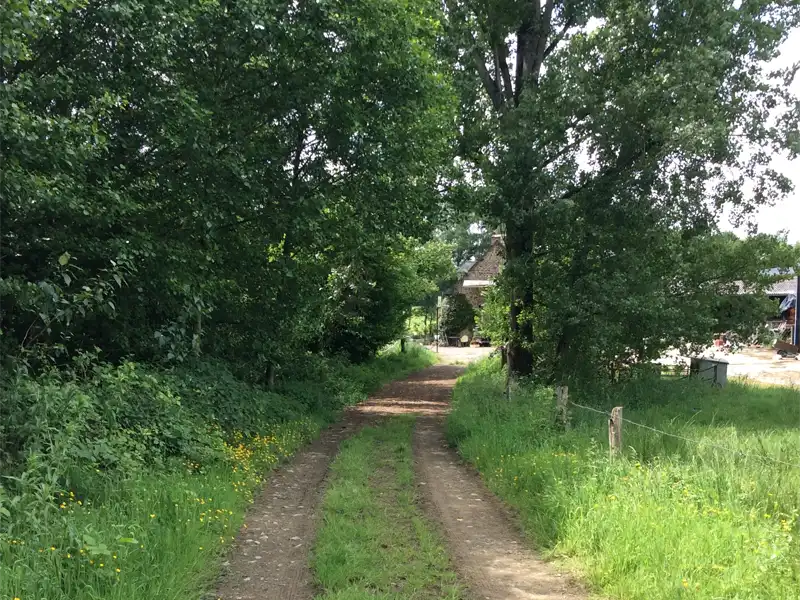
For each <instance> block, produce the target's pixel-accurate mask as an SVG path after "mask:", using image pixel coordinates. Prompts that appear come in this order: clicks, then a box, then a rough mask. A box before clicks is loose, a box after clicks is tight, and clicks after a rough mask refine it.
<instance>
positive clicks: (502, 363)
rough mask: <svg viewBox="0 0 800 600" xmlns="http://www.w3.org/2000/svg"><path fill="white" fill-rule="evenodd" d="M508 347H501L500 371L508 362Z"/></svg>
mask: <svg viewBox="0 0 800 600" xmlns="http://www.w3.org/2000/svg"><path fill="white" fill-rule="evenodd" d="M506 352H507V350H506V346H505V344H503V345H502V346H500V370H501V371H502V370H503V368H504V367H505V366H506V362H508V358H507V356H506Z"/></svg>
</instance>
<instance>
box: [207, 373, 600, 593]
mask: <svg viewBox="0 0 800 600" xmlns="http://www.w3.org/2000/svg"><path fill="white" fill-rule="evenodd" d="M460 372H461V368H460V367H458V366H454V365H438V366H434V367H431V368H429V369H426V370H424V371H422V372H420V373H416V374H414V375H412V376H411V377H409V378H408V379H406V380H403V381H399V382H395V383H392V384H389V385H388V386H386V387H384V388H383V389H382V390H381V391H380V392H379V393H377V394H375V395H374V396H373V397H371V398H370V399H369V401H367V402H365V403H363V404H361V405H359V406H356V407H352V408H351V409H349V410H348V411H347V412H346V414H345V416H344V419H343V420H342V422H341V423H340V424H338V425H336V426H334V427H332V428H330V429H328V430H326V431H325V432H323V434H322V436H321V437H320V438H319V439H318V440H317V441H316V442H314V443H313V444H311V446H309V448H308V449H306V450H304V451H303V452H300V453H299V454H298V455H297V456H296V457H295V458H294V459H293V460H292V461H291V462H290V463H289V465H287V466H286V467H284V468H282V469H279V470H278V471H276V472H275V473H274V474H273V475H272V476H271V477H270V479H269V482H268V483H267V485H266V486H265V489H264V491H263V492H262V494H261V495H260V496H259V497H258V498H257V499H256V501H255V503H254V504H253V506H252V508H251V510H250V511H249V512H248V515H247V520H246V523H247V525H246V527H244V528H243V529H242V531H241V532H240V535H239V538H238V540H237V546H236V548H235V550H234V551H233V554H232V555H231V558H230V562H229V563H226V566H227V567H228V569H227V572H226V575H225V577H224V578H223V580H222V582H221V585H220V587H219V589H218V593H217V597H218V598H221V599H222V600H273V599H274V600H301V599H302V600H311V598H313V596H314V594H315V592H316V591H317V590H315V589H314V585H313V576H312V573H311V571H310V568H309V552H310V550H311V548H312V546H313V544H314V536H315V531H316V528H317V525H318V509H319V505H320V502H321V499H322V495H323V491H324V487H325V478H326V475H327V472H328V468H329V466H330V463H331V461H332V459H333V457H334V456H335V455H336V453H337V451H338V448H339V444H340V443H341V441H342V440H343V439H345V438H346V437H349V436H351V435H353V434H355V433H356V432H357V431H358V430H359V429H360V428H361V427H362V426H363V425H364V424H366V423H369V422H374V421H375V420H377V419H380V418H381V417H382V416H390V415H396V414H404V413H405V414H408V413H413V414H418V415H420V419H419V420H418V422H417V426H416V429H415V433H414V454H415V469H416V473H417V477H418V482H419V488H420V489H421V490H422V496H423V500H424V503H423V504H424V506H423V507H424V508H425V510H426V511H428V512H430V513H431V515H432V516H433V517H434V518H435V520H436V521H438V522H439V523H441V525H442V531H443V533H444V536H445V538H446V539H447V540H448V546H449V549H450V552H451V554H452V558H453V562H454V564H455V567H456V570H457V571H458V573H459V574H460V575H461V576H462V577H463V578H464V580H465V581H466V582H467V583H468V585H469V587H470V591H471V593H472V595H474V596H475V598H482V599H487V600H508V599H515V598H520V599H526V600H556V599H559V600H573V599H574V600H578V599H579V598H585V594H583V593H582V592H581V591H580V589H579V588H578V587H577V586H575V585H574V584H573V583H571V582H570V581H569V579H568V578H567V577H562V576H561V575H560V574H559V573H558V572H557V571H556V570H555V569H554V568H553V567H552V565H549V564H547V563H545V562H543V561H541V560H539V559H537V558H536V557H535V556H534V555H533V553H531V552H530V551H528V550H526V549H525V542H524V540H523V538H522V536H521V534H520V533H519V531H518V530H517V528H516V527H515V526H514V525H513V524H512V520H511V519H510V518H509V515H508V514H507V513H506V511H505V509H504V507H503V506H502V505H501V503H500V502H499V501H497V499H496V498H494V496H493V495H492V494H491V493H490V492H489V491H488V490H486V488H485V487H484V486H483V484H482V483H481V481H480V478H479V477H478V476H477V475H476V474H475V473H474V472H473V471H472V469H471V468H470V467H468V466H467V465H464V464H462V463H461V462H460V460H459V458H458V456H457V455H456V454H455V452H454V451H453V450H451V449H450V448H448V447H447V445H446V444H445V440H444V417H445V415H446V413H447V410H448V408H449V400H450V397H451V394H452V389H453V386H454V385H455V380H456V378H457V377H458V374H459V373H460Z"/></svg>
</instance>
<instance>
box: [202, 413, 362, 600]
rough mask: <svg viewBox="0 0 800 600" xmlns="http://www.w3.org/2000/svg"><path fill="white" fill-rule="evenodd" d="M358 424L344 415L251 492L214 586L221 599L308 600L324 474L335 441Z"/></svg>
mask: <svg viewBox="0 0 800 600" xmlns="http://www.w3.org/2000/svg"><path fill="white" fill-rule="evenodd" d="M360 426H361V421H359V420H358V419H346V420H345V421H343V422H342V423H340V424H338V425H336V426H334V427H330V428H329V429H327V430H325V431H324V432H323V433H322V435H321V436H320V437H319V438H318V439H317V440H316V441H315V442H313V443H312V444H311V445H310V446H308V448H306V449H305V450H303V451H301V452H299V453H298V454H297V455H296V456H295V457H294V458H293V459H292V461H291V462H290V463H289V464H287V465H286V466H285V467H282V468H280V469H278V470H276V471H275V472H274V473H273V474H272V475H271V476H270V478H269V482H268V483H267V485H266V486H265V487H264V489H263V490H262V492H261V494H260V495H259V496H257V497H256V499H255V502H254V503H253V506H252V507H251V508H250V510H249V511H248V513H247V519H246V521H245V526H243V527H242V529H241V531H240V532H239V536H238V538H237V540H236V545H235V546H234V548H233V550H232V552H231V557H230V561H229V562H227V563H225V566H226V567H227V569H226V573H225V575H224V577H223V578H222V581H221V583H220V585H219V588H218V590H217V594H216V597H217V598H221V599H222V600H267V599H269V600H272V599H275V600H277V599H279V598H280V599H281V600H300V599H303V600H308V599H309V598H312V597H313V595H314V592H315V590H314V586H313V578H312V575H311V570H310V569H309V566H308V553H309V550H310V548H311V545H312V543H313V539H314V533H315V531H316V527H317V507H318V506H319V504H320V501H321V499H322V490H323V488H324V481H325V477H326V475H327V473H328V467H329V466H330V463H331V460H332V459H333V457H334V456H335V455H336V453H337V451H338V449H339V444H340V442H341V441H342V440H343V439H345V438H346V437H349V436H351V435H353V434H354V433H355V432H356V431H357V430H358V429H359V428H360Z"/></svg>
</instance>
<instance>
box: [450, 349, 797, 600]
mask: <svg viewBox="0 0 800 600" xmlns="http://www.w3.org/2000/svg"><path fill="white" fill-rule="evenodd" d="M503 382H504V377H503V375H502V374H501V373H500V372H499V365H498V364H497V362H495V361H483V362H482V363H480V364H478V365H476V366H473V367H472V368H470V370H469V371H468V372H467V374H466V375H464V376H463V377H462V379H461V380H460V381H459V384H458V385H457V387H456V391H455V397H454V409H453V412H452V413H451V415H450V418H449V423H448V435H449V438H450V441H451V442H452V443H453V444H455V445H457V446H458V449H459V451H460V452H461V454H462V455H463V456H464V457H465V458H466V459H467V460H468V461H470V462H472V463H473V464H474V465H475V466H476V467H477V468H478V469H479V470H480V472H481V474H482V476H483V477H484V479H485V481H486V482H487V484H488V486H489V487H490V488H491V489H492V490H493V491H494V492H495V493H497V494H498V495H499V496H500V497H501V498H503V499H504V500H505V501H507V502H508V503H509V504H510V505H511V506H512V507H514V508H515V509H516V511H517V512H518V514H519V517H520V519H521V522H522V525H523V526H524V528H525V530H526V533H527V534H528V536H529V538H530V540H531V542H532V543H533V544H534V545H535V546H537V547H538V548H539V549H540V550H541V551H543V552H544V553H545V554H546V555H547V556H549V557H551V558H554V559H558V560H561V561H564V562H565V563H567V564H569V566H571V567H572V568H574V569H576V570H578V571H580V572H581V573H582V574H583V575H584V576H585V577H586V579H587V581H588V582H589V583H590V585H591V586H593V588H594V589H596V590H597V591H599V592H601V593H602V594H605V595H607V596H609V597H612V598H646V599H648V600H661V599H663V600H667V599H674V598H697V599H702V600H712V599H718V598H726V599H737V600H745V599H748V600H750V599H752V600H755V599H764V600H767V599H770V600H789V599H796V598H797V590H798V589H800V560H799V559H800V543H799V542H798V510H799V509H800V499H799V498H798V489H800V468H799V467H798V456H800V427H798V426H799V425H800V394H799V393H798V390H797V389H792V388H785V387H784V388H780V387H763V386H754V385H748V384H742V383H731V384H729V385H728V386H727V387H726V388H723V389H714V388H710V387H708V386H706V385H704V384H702V383H700V382H695V381H689V380H681V381H663V380H659V379H643V380H639V381H633V382H630V383H627V384H622V385H619V386H615V387H612V388H607V389H604V390H595V391H593V392H592V393H589V392H585V393H583V394H581V393H579V392H575V391H573V392H571V400H573V401H574V402H577V403H580V404H583V405H587V406H591V407H595V408H598V409H602V410H607V409H610V408H611V407H613V406H624V416H625V418H627V419H629V420H631V421H635V422H637V423H641V424H645V425H648V426H650V427H653V428H654V429H659V430H662V431H665V432H668V433H671V434H675V435H678V436H681V438H686V439H681V438H678V437H672V436H668V435H664V434H661V433H657V432H654V431H651V430H648V429H644V428H640V427H636V426H634V425H631V424H629V423H625V425H624V430H623V445H624V452H623V453H622V455H621V456H619V457H615V458H610V457H609V453H608V449H607V446H608V442H607V425H606V418H605V416H604V415H602V414H596V413H594V412H591V411H587V410H583V409H579V408H576V407H573V408H572V409H571V416H572V428H571V430H570V431H568V432H563V431H561V430H560V429H559V428H558V427H557V426H556V424H555V422H554V418H553V415H554V413H555V407H554V399H553V393H552V390H551V389H548V388H544V387H537V386H533V385H530V386H523V387H520V388H516V389H514V390H513V392H512V398H511V401H510V402H509V401H506V400H504V398H503ZM690 440H691V441H690Z"/></svg>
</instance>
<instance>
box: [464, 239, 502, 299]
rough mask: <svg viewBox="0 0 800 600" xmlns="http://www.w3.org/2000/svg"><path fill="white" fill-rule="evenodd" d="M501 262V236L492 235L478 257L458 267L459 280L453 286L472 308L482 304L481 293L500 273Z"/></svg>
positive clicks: (491, 284) (492, 283)
mask: <svg viewBox="0 0 800 600" xmlns="http://www.w3.org/2000/svg"><path fill="white" fill-rule="evenodd" d="M502 264H503V237H502V236H501V235H500V234H497V233H496V234H494V235H493V236H492V243H491V245H490V246H489V249H488V250H487V251H486V253H485V254H484V255H483V256H481V257H480V258H473V259H471V260H468V261H466V262H464V263H462V264H461V265H459V267H458V276H459V280H458V283H457V284H456V287H455V292H456V293H457V294H464V296H466V297H467V300H469V303H470V304H471V305H472V307H473V308H475V309H478V308H480V307H481V306H483V294H484V292H485V291H486V289H487V288H489V287H491V286H493V285H494V278H495V277H497V275H498V273H500V266H501V265H502Z"/></svg>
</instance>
